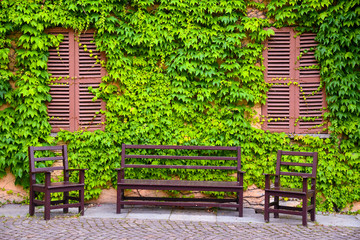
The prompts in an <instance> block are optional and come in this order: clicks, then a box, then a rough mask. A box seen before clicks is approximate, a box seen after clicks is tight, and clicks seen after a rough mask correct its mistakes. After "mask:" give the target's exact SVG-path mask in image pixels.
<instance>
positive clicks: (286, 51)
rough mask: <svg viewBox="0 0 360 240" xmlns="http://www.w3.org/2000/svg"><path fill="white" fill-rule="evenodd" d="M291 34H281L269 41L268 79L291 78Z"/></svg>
mask: <svg viewBox="0 0 360 240" xmlns="http://www.w3.org/2000/svg"><path fill="white" fill-rule="evenodd" d="M290 36H291V33H290V32H279V33H277V34H276V35H275V36H274V37H272V38H270V39H269V41H268V45H267V47H268V52H267V63H268V64H267V77H268V78H276V77H289V76H290Z"/></svg>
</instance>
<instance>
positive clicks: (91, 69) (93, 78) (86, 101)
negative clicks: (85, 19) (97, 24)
mask: <svg viewBox="0 0 360 240" xmlns="http://www.w3.org/2000/svg"><path fill="white" fill-rule="evenodd" d="M79 40H80V43H81V44H79V48H78V56H79V64H78V69H77V72H78V76H79V79H78V80H79V84H78V85H77V87H78V88H77V91H78V96H79V101H78V105H77V112H78V113H79V116H78V119H77V120H78V122H77V124H78V127H79V128H86V129H88V130H95V129H103V125H102V124H101V123H102V122H104V121H105V119H104V116H103V115H102V114H101V113H100V110H102V109H104V103H103V102H102V101H101V100H96V101H93V100H92V99H93V98H94V97H95V96H94V95H93V94H92V93H91V92H89V90H88V89H89V87H92V88H93V89H96V88H98V87H99V84H100V83H101V77H102V76H103V74H104V73H103V68H102V67H101V64H100V63H99V60H101V59H102V58H103V56H102V55H101V54H100V52H99V51H98V50H97V48H96V45H95V42H94V33H93V32H86V33H83V34H81V35H80V36H79Z"/></svg>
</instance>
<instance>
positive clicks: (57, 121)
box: [48, 83, 70, 131]
mask: <svg viewBox="0 0 360 240" xmlns="http://www.w3.org/2000/svg"><path fill="white" fill-rule="evenodd" d="M50 95H51V97H52V100H51V102H50V103H49V104H48V114H49V122H50V125H51V126H52V128H53V131H60V129H64V130H70V124H69V122H70V94H69V84H61V83H59V84H56V85H55V84H53V85H50Z"/></svg>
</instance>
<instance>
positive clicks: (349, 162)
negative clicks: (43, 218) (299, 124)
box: [0, 0, 360, 211]
mask: <svg viewBox="0 0 360 240" xmlns="http://www.w3.org/2000/svg"><path fill="white" fill-rule="evenodd" d="M258 2H259V1H251V0H231V1H229V0H221V1H218V0H217V1H215V0H206V1H198V0H184V1H177V0H160V1H153V0H133V1H115V0H100V1H99V0H78V1H73V0H53V1H44V0H31V1H30V0H29V1H21V0H11V1H10V0H3V1H1V2H0V46H1V47H0V66H1V68H0V104H2V108H1V109H2V110H1V111H0V123H1V124H0V175H4V174H5V169H6V168H10V169H11V171H12V173H14V174H15V176H16V181H17V183H20V184H22V185H23V186H27V185H28V162H27V161H28V160H27V146H30V145H49V144H59V143H66V144H68V149H69V158H70V164H71V166H72V167H84V168H88V169H89V170H88V171H87V172H86V178H85V179H86V193H85V195H86V199H91V198H96V197H98V196H99V194H100V193H101V189H103V188H108V187H110V186H112V185H114V183H115V181H116V172H115V171H114V169H115V168H117V167H120V154H121V144H122V143H131V144H169V145H223V146H241V147H242V168H243V170H244V171H246V174H245V185H246V186H249V185H251V184H256V185H257V186H259V187H264V178H263V176H262V173H263V172H274V170H275V161H276V151H277V150H278V149H283V150H294V151H318V152H319V169H318V189H319V194H318V196H319V197H318V199H317V200H318V203H319V204H318V206H319V209H320V210H327V211H334V210H341V209H343V208H344V207H345V206H346V205H347V204H349V203H352V202H354V201H359V200H360V190H359V189H360V187H359V186H360V176H359V175H360V173H359V172H360V171H359V170H360V166H359V162H360V161H359V155H360V150H359V140H360V139H359V138H360V116H359V114H360V102H359V101H360V99H359V98H360V94H359V90H360V75H359V74H360V73H359V70H360V66H359V62H360V61H359V60H360V59H359V56H360V53H359V51H360V46H359V43H360V37H359V36H360V33H359V31H360V30H359V29H360V27H359V25H360V20H359V19H360V17H359V15H360V8H359V1H356V0H352V1H342V0H340V1H324V0H306V1H297V0H289V1H288V0H282V1H275V0H274V1H270V2H269V3H267V1H264V2H263V3H261V1H260V3H258ZM249 9H255V11H254V12H259V11H262V12H264V13H266V15H267V17H266V18H257V17H249V16H248V11H249ZM272 26H273V27H277V28H280V27H285V26H296V27H297V28H298V30H299V31H308V30H311V31H313V32H316V33H317V38H316V40H317V41H318V42H319V46H318V47H317V49H316V58H317V59H318V61H319V64H320V66H321V68H320V72H321V77H322V81H323V82H322V84H323V85H324V86H325V89H326V94H327V102H328V111H327V113H326V116H325V117H326V118H328V119H329V122H330V123H331V125H330V127H329V129H330V130H331V132H332V134H331V137H330V138H328V139H320V138H319V137H312V136H295V137H294V139H291V138H290V137H289V136H288V135H287V134H285V133H269V132H264V131H263V130H260V129H256V128H253V127H252V123H253V122H254V120H253V116H254V114H255V112H254V110H253V107H254V106H255V105H256V104H257V105H259V104H264V103H265V101H266V92H267V91H268V89H269V84H266V83H265V81H264V76H263V71H264V66H263V64H262V60H263V57H262V52H263V48H264V46H263V43H264V41H265V40H266V39H267V38H268V37H270V36H271V35H272V34H273V33H274V32H273V31H272V30H270V29H269V28H268V27H272ZM51 27H64V28H71V29H74V30H75V31H77V32H81V31H83V30H87V29H96V34H95V41H96V44H97V46H98V48H99V50H101V51H103V52H104V53H105V54H106V57H107V61H106V63H105V66H106V69H107V76H106V77H103V79H102V83H101V87H100V88H99V89H93V90H92V91H93V92H94V93H95V95H96V97H97V98H102V99H103V100H104V101H105V102H106V111H105V115H106V128H105V131H95V132H88V131H78V132H67V131H61V132H59V133H58V135H57V137H56V138H53V137H50V131H51V126H50V125H49V123H48V116H47V108H46V103H47V102H48V101H50V100H51V96H50V94H49V89H50V88H49V82H50V75H49V73H48V71H47V59H48V56H49V55H48V49H49V48H50V47H56V46H58V45H59V43H60V41H61V38H60V36H59V37H54V36H52V35H49V34H47V33H46V31H45V30H46V29H48V28H51ZM299 57H301V56H299ZM13 58H15V61H14V60H13ZM14 62H15V63H16V64H15V65H14ZM128 174H129V176H134V175H135V174H136V175H138V176H140V177H144V178H145V177H153V178H165V179H166V178H170V177H173V176H176V175H178V176H182V177H184V178H189V179H195V180H196V179H202V178H203V176H202V175H201V173H196V174H195V173H194V174H193V173H188V172H186V171H184V170H179V171H172V170H168V171H164V172H160V171H150V170H148V169H144V170H143V171H140V172H137V171H135V170H133V171H130V172H129V173H128ZM206 177H207V178H208V179H229V178H230V177H229V176H227V175H224V174H221V173H219V172H217V171H210V172H208V175H207V176H206ZM285 184H290V183H289V182H287V183H285ZM300 184H301V183H300V182H296V184H295V185H297V186H300ZM219 197H222V196H219Z"/></svg>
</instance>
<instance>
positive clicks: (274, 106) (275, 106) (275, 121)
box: [266, 85, 290, 130]
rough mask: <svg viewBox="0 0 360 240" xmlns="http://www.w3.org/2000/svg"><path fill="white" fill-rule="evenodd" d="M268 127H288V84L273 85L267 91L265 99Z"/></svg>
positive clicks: (275, 128) (276, 128) (278, 128)
mask: <svg viewBox="0 0 360 240" xmlns="http://www.w3.org/2000/svg"><path fill="white" fill-rule="evenodd" d="M267 104H268V107H267V116H268V119H267V123H266V124H267V127H268V129H273V130H281V129H285V130H287V129H289V124H290V122H289V120H290V107H289V106H290V88H289V86H288V85H274V86H272V87H271V89H270V90H269V92H268V99H267Z"/></svg>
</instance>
